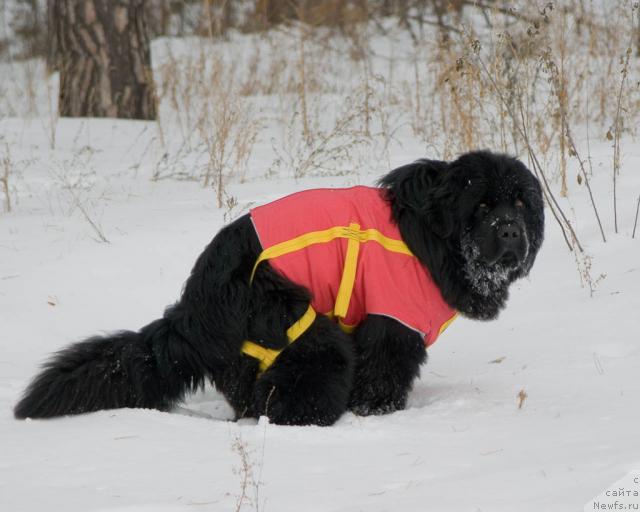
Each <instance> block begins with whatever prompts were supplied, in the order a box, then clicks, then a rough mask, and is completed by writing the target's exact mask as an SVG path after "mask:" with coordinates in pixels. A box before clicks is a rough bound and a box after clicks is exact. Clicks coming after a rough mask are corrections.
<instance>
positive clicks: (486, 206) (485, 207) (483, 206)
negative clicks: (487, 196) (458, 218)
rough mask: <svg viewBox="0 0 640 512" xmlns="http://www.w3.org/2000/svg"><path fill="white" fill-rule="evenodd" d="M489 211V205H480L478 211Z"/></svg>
mask: <svg viewBox="0 0 640 512" xmlns="http://www.w3.org/2000/svg"><path fill="white" fill-rule="evenodd" d="M488 209H489V205H488V204H487V203H480V204H479V205H478V210H481V211H485V212H486V211H487V210H488Z"/></svg>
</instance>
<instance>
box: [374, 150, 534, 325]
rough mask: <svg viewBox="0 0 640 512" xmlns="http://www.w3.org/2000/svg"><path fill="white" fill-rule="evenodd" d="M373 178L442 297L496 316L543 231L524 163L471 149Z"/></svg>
mask: <svg viewBox="0 0 640 512" xmlns="http://www.w3.org/2000/svg"><path fill="white" fill-rule="evenodd" d="M380 184H381V186H382V187H384V188H386V189H387V192H386V193H387V197H388V200H389V202H390V204H391V208H392V214H393V218H394V219H395V221H396V222H397V223H398V225H399V227H400V232H401V233H402V238H403V240H404V241H405V242H406V243H407V245H408V246H409V248H410V249H411V251H412V252H413V253H414V254H415V255H416V256H417V257H418V258H419V259H420V260H421V261H422V262H423V263H424V265H425V266H426V267H427V268H428V270H429V272H430V273H431V276H432V277H433V279H434V281H435V282H436V284H437V285H438V287H439V289H440V292H441V293H442V295H443V297H444V299H445V300H446V301H447V303H448V304H449V305H450V306H451V307H453V308H455V309H457V310H458V311H459V312H460V313H462V314H464V315H466V316H468V317H470V318H475V319H478V320H490V319H492V318H496V317H497V316H498V314H499V312H500V310H501V309H502V308H503V307H504V306H505V304H506V301H507V299H508V297H509V285H510V284H511V283H512V282H513V281H514V280H515V279H518V278H520V277H523V276H525V275H527V274H528V272H529V270H530V269H531V266H532V265H533V262H534V260H535V258H536V255H537V253H538V250H539V249H540V245H541V244H542V239H543V236H544V208H543V203H542V190H541V188H540V183H539V182H538V180H537V179H536V178H535V176H534V175H533V174H532V173H531V171H529V169H527V168H526V167H525V165H524V164H523V163H522V162H520V161H519V160H517V159H515V158H513V157H510V156H508V155H503V154H497V153H491V152H489V151H473V152H471V153H466V154H464V155H462V156H461V157H460V158H458V159H457V160H454V161H453V162H445V161H440V160H418V161H416V162H414V163H413V164H409V165H406V166H403V167H399V168H397V169H394V170H393V171H391V172H390V173H389V174H388V175H387V176H385V177H384V178H383V179H382V180H380Z"/></svg>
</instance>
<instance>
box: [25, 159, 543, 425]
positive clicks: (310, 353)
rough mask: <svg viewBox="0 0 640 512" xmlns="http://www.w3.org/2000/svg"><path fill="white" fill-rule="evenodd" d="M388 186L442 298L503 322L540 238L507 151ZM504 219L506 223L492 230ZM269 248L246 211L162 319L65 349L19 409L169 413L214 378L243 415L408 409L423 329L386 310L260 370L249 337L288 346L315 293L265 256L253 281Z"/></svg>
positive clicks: (312, 418) (532, 189)
mask: <svg viewBox="0 0 640 512" xmlns="http://www.w3.org/2000/svg"><path fill="white" fill-rule="evenodd" d="M380 186H381V187H383V188H385V189H386V191H387V198H388V201H389V202H390V205H391V211H392V216H393V219H394V221H395V222H396V223H397V224H398V226H399V229H400V232H401V234H402V238H403V240H404V241H405V243H406V244H407V245H408V246H409V248H410V249H411V251H412V252H413V253H414V254H415V255H416V256H417V257H418V258H419V259H420V261H421V262H422V263H423V264H424V265H425V266H426V267H427V268H428V270H429V271H430V273H431V275H432V277H433V279H434V281H435V282H436V284H437V285H438V286H439V288H440V290H441V293H442V295H443V297H444V299H445V300H446V302H447V303H448V304H449V305H450V306H452V307H453V308H455V309H456V310H458V311H459V312H460V313H462V314H463V315H465V316H467V317H470V318H476V319H485V320H486V319H492V318H495V317H496V316H497V315H498V313H499V311H500V310H501V309H502V308H503V306H504V304H505V301H506V300H507V297H508V288H509V285H510V284H511V282H513V281H514V280H515V279H517V278H519V277H522V276H524V275H526V274H527V273H528V271H529V269H530V268H531V265H532V264H533V261H534V259H535V256H536V254H537V252H538V249H539V248H540V244H541V243H542V238H543V225H544V216H543V205H542V195H541V190H540V185H539V183H538V181H537V180H536V179H535V178H534V177H533V175H532V174H531V173H530V171H529V170H528V169H527V168H526V167H525V166H524V165H523V164H522V163H521V162H519V161H518V160H516V159H514V158H511V157H508V156H506V155H496V154H493V153H489V152H474V153H468V154H466V155H463V156H462V157H460V158H459V159H458V160H456V161H453V162H451V163H447V162H441V161H432V160H431V161H430V160H421V161H418V162H415V163H413V164H410V165H407V166H404V167H401V168H399V169H396V170H394V171H392V172H391V173H389V174H388V175H387V176H386V177H384V178H383V179H382V180H381V182H380ZM496 225H500V226H507V228H503V229H502V231H501V232H500V234H499V235H497V234H496V233H495V229H496V228H495V226H496ZM505 229H506V230H507V232H505ZM508 230H511V231H508ZM509 233H513V238H514V239H516V238H517V240H516V242H517V243H515V242H512V241H511V240H510V239H508V238H509V236H510V235H509ZM501 237H503V238H504V240H502V239H501ZM505 244H508V247H506V249H505ZM260 251H261V247H260V243H259V240H258V238H257V235H256V233H255V231H254V228H253V225H252V222H251V219H250V217H249V215H245V216H243V217H241V218H239V219H238V220H236V221H235V222H233V223H231V224H229V225H228V226H226V227H225V228H223V229H222V230H221V231H220V232H219V233H218V234H217V235H216V236H215V238H214V239H213V240H212V242H211V243H210V244H209V245H208V246H207V247H206V249H205V250H204V252H203V253H202V254H201V255H200V257H199V258H198V260H197V262H196V264H195V266H194V268H193V270H192V272H191V275H190V276H189V278H188V280H187V282H186V285H185V287H184V290H183V293H182V296H181V298H180V300H179V301H178V302H177V303H176V304H174V305H173V306H171V307H169V308H167V310H166V311H165V313H164V315H163V317H162V318H160V319H158V320H156V321H154V322H152V323H150V324H149V325H147V326H145V327H143V328H142V329H140V331H138V332H130V331H123V332H117V333H115V334H112V335H110V336H106V337H95V338H91V339H88V340H86V341H83V342H80V343H76V344H74V345H71V346H70V347H68V348H66V349H64V350H62V351H60V352H58V353H57V354H56V355H55V356H54V357H53V358H52V359H51V360H50V361H49V362H47V363H46V364H45V366H44V369H43V371H42V372H41V373H40V374H39V375H38V376H37V377H36V378H35V379H34V380H33V382H32V383H31V384H30V386H29V387H28V388H27V390H26V391H25V394H24V397H23V398H22V400H21V401H20V402H19V403H18V404H17V405H16V407H15V416H16V417H17V418H26V417H32V418H44V417H52V416H59V415H64V414H78V413H84V412H89V411H96V410H99V409H110V408H118V407H142V408H156V409H161V410H167V409H170V408H171V407H172V406H173V405H174V404H176V402H178V401H180V400H181V399H182V398H183V396H184V395H185V393H186V392H188V391H191V390H194V389H195V388H198V387H199V386H201V385H202V384H203V383H204V382H205V380H207V379H209V380H210V381H211V382H213V383H214V384H215V386H216V388H217V389H218V390H219V391H220V392H222V393H223V394H224V396H225V397H226V398H227V400H228V401H229V403H230V404H231V405H232V406H233V408H234V410H235V411H236V414H237V417H238V418H240V417H247V416H248V417H257V416H260V415H267V416H268V417H269V419H270V421H272V422H274V423H280V424H291V425H294V424H317V425H330V424H332V423H334V422H335V421H336V420H337V419H338V418H339V417H340V415H341V414H342V413H343V412H345V411H346V410H353V411H355V412H356V413H359V414H375V413H384V412H390V411H394V410H397V409H402V408H403V407H404V406H405V403H406V400H407V394H408V392H409V391H410V389H411V386H412V383H413V381H414V379H415V378H416V377H417V376H418V375H419V372H420V365H421V364H422V363H423V362H424V361H425V360H426V350H425V347H424V344H423V341H422V339H421V338H420V336H419V335H418V334H417V333H416V332H415V331H413V330H411V329H409V328H407V327H405V326H404V325H402V324H400V323H399V322H397V321H395V320H393V319H391V318H388V317H384V316H376V315H369V316H368V317H367V319H366V320H365V321H364V322H363V323H361V324H360V326H359V327H358V328H357V329H356V331H355V332H354V333H353V335H347V334H345V333H343V332H342V331H341V330H340V329H339V327H338V326H337V325H336V324H334V323H332V322H331V321H330V320H329V319H328V318H325V317H323V316H318V317H317V318H316V320H315V321H314V323H313V324H312V326H311V327H310V328H309V329H308V330H307V331H306V332H305V333H304V334H303V335H302V336H301V337H300V338H299V339H298V340H297V341H296V342H295V343H293V344H291V345H289V346H288V347H287V348H286V350H284V351H283V352H282V353H281V354H280V356H279V357H278V358H277V360H276V361H275V363H274V364H273V365H272V366H271V367H270V368H269V369H268V370H267V371H266V372H265V373H264V374H263V375H262V376H260V378H257V379H256V375H257V369H258V361H257V360H255V359H253V358H251V357H248V356H246V355H243V354H241V351H240V348H241V345H242V343H243V342H244V340H247V339H250V340H260V342H261V343H263V344H264V346H267V347H270V348H283V347H285V346H286V345H287V338H286V329H287V328H288V327H289V326H290V325H291V324H293V323H294V322H295V321H296V320H297V319H298V318H299V317H300V316H301V315H302V314H303V313H304V312H305V310H306V309H307V306H308V304H309V302H310V292H309V291H308V290H306V289H304V288H303V287H301V286H298V285H296V284H295V283H292V282H290V281H288V280H287V279H285V278H284V277H283V276H281V275H280V274H278V273H277V272H276V271H274V270H273V269H272V268H271V267H270V266H269V264H268V263H264V264H262V265H260V266H259V267H258V270H257V272H256V275H255V278H254V280H253V282H252V283H251V284H250V280H249V276H250V273H251V270H252V267H253V265H254V263H255V261H256V259H257V258H258V255H259V253H260Z"/></svg>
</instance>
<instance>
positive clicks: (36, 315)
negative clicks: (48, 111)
mask: <svg viewBox="0 0 640 512" xmlns="http://www.w3.org/2000/svg"><path fill="white" fill-rule="evenodd" d="M56 134H57V137H56V143H55V148H54V149H51V144H50V126H49V124H48V121H47V120H46V119H45V120H43V119H40V118H36V119H27V118H4V119H0V141H2V144H0V146H5V143H6V147H7V148H9V150H10V153H11V160H12V162H13V168H14V169H15V172H16V176H15V178H14V182H13V187H14V189H12V194H13V198H14V203H15V204H14V208H13V211H12V212H10V213H6V214H2V215H1V216H0V319H1V324H2V331H1V332H2V335H1V338H0V439H2V441H1V444H0V446H1V453H0V508H1V509H2V510H3V511H5V510H6V511H11V512H13V511H38V512H39V511H45V510H65V511H67V512H73V511H104V512H106V511H109V512H114V511H118V512H125V511H126V512H141V511H145V512H146V511H161V512H164V511H171V512H174V511H191V510H207V511H218V510H220V511H227V510H260V511H273V512H287V511H298V510H305V511H323V512H327V511H332V512H351V511H354V512H355V511H361V510H362V511H365V510H366V511H367V512H373V511H385V510H393V511H396V510H406V511H417V510H437V511H444V512H446V511H469V512H477V511H513V510H518V511H563V512H564V511H569V510H581V509H582V507H583V505H584V504H585V503H587V502H588V501H589V500H590V499H592V498H593V497H594V496H596V495H597V494H599V493H600V492H601V491H602V490H603V489H605V488H606V487H607V486H608V485H609V484H611V482H615V481H616V480H619V479H620V478H622V477H623V476H624V475H625V474H627V473H629V472H630V471H632V470H634V469H635V470H637V469H639V468H640V437H639V436H638V425H639V423H640V410H639V405H638V398H639V396H640V373H639V372H638V368H640V344H639V341H640V336H639V334H640V329H639V328H638V316H637V308H638V304H639V303H640V302H639V299H640V245H639V244H640V233H639V234H637V235H636V239H632V238H631V230H632V228H633V219H634V215H635V205H636V203H635V201H636V198H637V194H638V192H640V175H639V174H638V173H637V172H636V169H637V168H638V166H640V153H638V152H637V151H635V149H636V148H637V144H636V142H635V141H634V140H633V139H632V138H630V137H627V138H625V139H624V140H623V142H622V147H623V157H624V158H623V166H622V173H621V176H620V184H619V190H618V192H619V199H618V201H619V203H618V205H619V222H620V226H621V230H620V233H619V234H618V235H614V234H613V230H612V226H611V213H610V209H611V206H610V204H607V203H609V202H610V198H611V183H610V182H611V179H610V171H609V170H608V169H610V166H611V159H612V150H611V147H610V143H609V142H607V141H606V140H602V141H600V140H592V141H591V153H592V158H593V165H594V168H595V169H602V170H603V171H602V172H599V173H597V174H596V175H595V176H594V178H593V182H592V187H593V188H594V190H595V191H596V197H597V200H598V201H599V206H600V207H601V210H602V211H601V214H602V215H603V219H604V221H605V229H606V232H607V235H608V242H607V243H606V244H604V243H602V242H600V240H599V234H598V231H597V226H596V224H595V221H593V217H592V216H591V215H590V214H589V213H588V203H587V197H586V193H585V191H584V189H583V188H580V187H578V185H572V187H571V190H570V193H569V199H568V200H563V205H564V206H565V208H566V209H567V211H568V212H570V213H571V216H572V219H573V220H574V222H575V224H576V225H577V228H578V230H579V233H580V236H581V241H582V242H583V244H584V245H585V247H586V249H587V251H588V252H589V254H590V255H591V256H592V257H593V262H594V263H593V265H594V266H593V268H592V269H591V273H592V275H593V276H594V279H595V278H597V276H598V275H599V274H600V273H601V272H602V273H606V277H605V278H604V279H602V280H601V281H600V282H599V283H598V286H597V288H596V290H595V292H594V293H593V294H591V293H590V292H589V289H588V287H584V288H583V287H581V286H580V279H579V275H578V272H577V271H576V263H575V262H574V259H573V257H572V256H571V255H570V254H569V252H568V251H567V248H566V245H565V243H564V240H563V239H562V236H561V234H560V232H559V230H558V229H557V226H556V225H555V224H554V221H553V219H552V218H551V216H550V215H548V220H547V230H546V241H545V243H544V244H543V247H542V250H541V252H540V255H539V257H538V260H537V262H536V264H535V265H534V267H533V270H532V272H531V275H530V277H529V278H528V279H526V280H522V281H520V282H518V283H517V284H516V285H514V286H513V288H512V296H511V299H510V301H509V303H508V306H507V309H506V310H505V311H504V313H502V315H501V316H500V318H499V319H498V320H497V321H494V322H489V323H481V322H473V321H469V320H466V319H458V320H457V321H455V322H454V323H453V324H452V325H451V326H450V327H449V328H448V330H447V332H446V333H445V334H444V335H443V336H442V337H441V338H440V339H439V341H438V343H436V344H435V345H434V346H433V347H432V348H431V349H430V360H429V362H428V364H427V365H425V367H424V368H423V372H422V378H421V380H420V381H419V382H417V383H416V385H415V388H414V390H413V392H412V394H411V396H410V400H409V406H408V408H407V409H406V410H405V411H402V412H397V413H394V414H391V415H386V416H379V417H358V416H355V415H353V414H351V413H348V414H345V415H344V416H343V417H342V418H341V419H340V420H339V422H338V423H337V424H336V425H335V426H333V427H330V428H320V427H314V426H309V427H280V426H275V425H270V424H268V423H267V422H266V421H265V420H264V419H261V420H260V421H258V422H256V421H242V422H239V423H235V422H232V421H229V420H230V419H231V411H230V409H229V407H228V406H227V405H226V404H225V403H224V400H223V399H222V398H221V396H220V395H218V394H217V393H216V392H215V391H214V390H212V389H207V390H205V392H203V393H199V394H197V395H194V396H192V397H190V398H189V400H188V401H187V402H186V403H185V404H183V406H181V407H180V408H178V409H177V410H176V411H173V412H172V413H161V412H158V411H149V410H114V411H101V412H97V413H93V414H87V415H83V416H76V417H65V418H59V419H54V420H47V421H30V420H27V421H17V420H15V419H14V418H13V416H12V407H13V404H14V403H15V402H16V400H17V399H18V397H19V395H20V393H21V391H22V390H23V389H24V386H25V385H26V384H27V383H28V381H29V379H30V378H31V377H32V376H33V375H34V373H35V372H36V371H37V368H38V365H39V364H40V363H41V362H42V361H43V360H44V359H45V358H46V357H47V355H48V354H50V353H51V352H53V351H55V350H57V349H59V348H61V347H63V346H65V345H66V344H68V343H69V342H72V341H74V340H79V339H82V338H83V337H86V336H88V335H91V334H95V333H99V332H102V331H110V330H114V329H137V328H138V327H140V326H142V325H144V324H145V323H147V322H148V321H150V320H152V319H154V318H157V317H158V316H159V315H160V314H161V312H162V310H163V308H164V307H165V306H166V305H167V304H169V303H171V302H172V301H173V300H175V299H176V298H177V297H178V295H179V291H180V288H181V286H182V283H183V282H184V280H185V278H186V276H187V274H188V272H189V270H190V268H191V265H192V264H193V262H194V261H195V258H196V257H197V256H198V254H199V253H200V251H201V250H202V248H203V247H204V246H205V245H206V244H207V243H208V241H209V240H210V239H211V237H212V236H213V235H214V234H215V233H216V231H217V230H218V229H220V228H221V227H222V226H223V225H224V224H225V223H226V222H228V221H229V220H231V219H232V218H234V217H236V216H237V215H240V214H241V213H243V212H245V211H246V210H247V209H248V208H249V207H250V206H251V205H252V204H256V203H262V202H266V201H269V200H271V199H274V198H276V197H279V196H281V195H283V194H286V193H288V192H292V191H295V190H301V189H304V188H309V187H317V186H336V187H340V186H349V185H353V184H354V183H363V184H371V183H373V182H374V181H375V179H376V178H378V177H379V172H378V169H371V168H367V167H362V168H360V169H359V170H358V172H356V173H348V174H341V175H332V174H330V173H327V175H324V176H323V175H318V176H315V177H304V178H299V179H294V178H292V177H288V176H287V175H286V174H285V175H276V176H272V175H271V176H265V174H264V172H266V170H267V167H268V162H269V161H270V160H269V157H270V155H269V154H268V146H269V144H268V143H264V141H263V142H262V143H261V145H259V147H258V148H257V150H256V153H255V154H254V156H253V157H252V160H251V167H252V169H253V170H254V171H253V174H251V175H249V176H248V177H247V179H246V180H244V182H242V183H241V182H238V181H233V182H231V183H230V184H229V194H230V195H231V196H233V197H234V198H236V200H237V205H235V206H232V207H231V208H228V207H223V208H221V209H219V208H218V207H217V205H216V202H215V194H214V192H213V191H212V190H211V189H204V188H202V187H201V186H200V184H198V183H194V182H188V181H175V180H162V181H152V180H151V179H150V178H151V176H152V175H153V172H154V169H155V166H156V165H157V162H158V161H160V160H161V158H162V155H161V154H160V153H161V152H160V149H159V148H158V145H157V139H158V133H157V125H156V124H155V123H143V122H134V121H130V122H125V121H114V120H69V119H64V120H59V121H58V125H57V131H56ZM2 151H4V149H0V155H4V154H5V153H2ZM422 156H425V155H424V150H423V147H422V146H421V145H420V144H419V143H418V142H411V141H408V142H406V143H405V145H404V146H403V147H400V146H398V145H392V146H391V149H390V153H389V161H390V162H393V163H394V164H395V163H398V164H399V163H405V162H408V161H411V160H413V159H415V158H418V157H422ZM570 163H571V165H573V166H574V167H573V168H572V171H573V172H574V175H575V172H576V171H577V168H576V167H575V162H573V161H571V162H570ZM353 167H358V164H357V163H354V164H353ZM289 176H290V175H289ZM74 194H75V195H74ZM76 203H77V204H76ZM79 206H82V208H83V209H84V210H85V212H87V214H88V217H89V218H90V219H91V220H92V221H93V222H94V224H95V226H96V227H95V228H94V227H92V225H91V224H90V223H89V222H88V220H87V216H85V215H84V214H83V213H82V211H81V208H80V207H79ZM575 212H580V214H576V213H575ZM100 233H101V234H102V236H103V237H104V238H106V239H107V240H108V241H109V243H105V242H101V241H100ZM521 392H523V393H521ZM519 395H520V397H521V398H519ZM519 405H521V407H519ZM243 482H245V485H244V491H243Z"/></svg>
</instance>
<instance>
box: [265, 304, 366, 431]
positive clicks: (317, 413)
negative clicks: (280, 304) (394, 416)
mask: <svg viewBox="0 0 640 512" xmlns="http://www.w3.org/2000/svg"><path fill="white" fill-rule="evenodd" d="M353 361H354V357H353V351H352V342H351V338H350V337H349V336H348V335H346V334H344V333H343V332H342V331H341V330H340V328H339V327H338V326H337V325H336V324H334V323H332V322H331V321H330V320H329V319H328V318H326V317H324V316H320V315H319V316H318V317H317V318H316V319H315V321H314V323H313V324H312V325H311V327H310V328H309V329H308V330H307V331H306V332H305V333H304V334H303V335H302V336H300V338H298V339H297V340H296V341H295V342H294V343H292V344H291V345H289V346H288V347H287V348H286V349H285V350H283V351H282V352H281V353H280V355H279V356H278V358H277V359H276V360H275V362H274V363H273V365H272V366H270V367H269V368H268V369H267V371H266V372H265V373H264V374H263V375H261V376H260V377H259V379H258V380H257V382H256V385H255V390H254V395H253V412H254V414H255V415H257V416H261V415H265V416H267V417H268V418H269V420H270V421H272V422H273V423H277V424H281V425H310V424H313V425H332V424H333V423H335V421H336V420H337V419H338V418H339V417H340V416H341V415H342V413H343V412H344V411H345V410H346V408H347V403H348V399H349V393H350V391H351V382H352V379H353V366H354V363H353Z"/></svg>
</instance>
